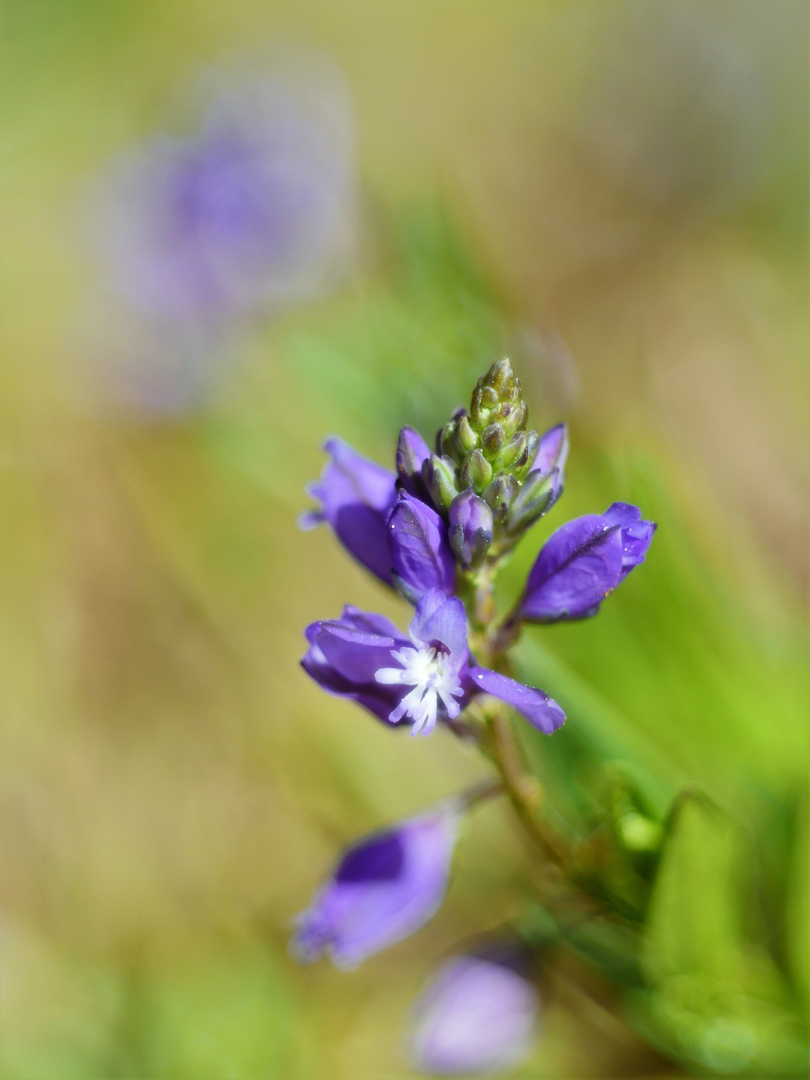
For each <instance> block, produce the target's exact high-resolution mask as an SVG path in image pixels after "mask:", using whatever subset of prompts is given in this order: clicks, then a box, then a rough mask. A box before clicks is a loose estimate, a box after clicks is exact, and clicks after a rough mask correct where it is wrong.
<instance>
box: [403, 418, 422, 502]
mask: <svg viewBox="0 0 810 1080" xmlns="http://www.w3.org/2000/svg"><path fill="white" fill-rule="evenodd" d="M429 457H430V447H429V446H428V444H427V443H426V442H425V440H424V439H423V438H422V436H421V435H420V434H419V432H418V431H414V429H413V428H410V427H404V428H403V429H402V430H401V431H400V433H399V439H398V440H397V458H396V462H397V477H398V479H399V485H400V487H402V488H404V489H405V491H407V492H408V494H409V495H415V496H416V498H417V499H422V500H423V501H424V499H425V497H426V495H427V489H426V488H425V485H424V482H423V480H422V465H423V463H424V462H425V461H426V460H427V458H429Z"/></svg>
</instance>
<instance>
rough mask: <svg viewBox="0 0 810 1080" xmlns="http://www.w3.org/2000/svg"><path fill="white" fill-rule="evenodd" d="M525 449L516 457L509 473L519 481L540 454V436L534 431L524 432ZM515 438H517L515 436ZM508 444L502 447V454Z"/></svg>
mask: <svg viewBox="0 0 810 1080" xmlns="http://www.w3.org/2000/svg"><path fill="white" fill-rule="evenodd" d="M525 437H526V448H525V451H524V452H521V454H520V455H519V456H518V457H517V459H516V460H515V462H514V464H513V465H512V467H511V472H512V473H514V475H515V476H516V477H517V478H518V479H519V480H520V479H521V478H522V477H523V476H526V475H527V474H528V473H529V472H530V471H531V469H532V466H533V465H534V462H535V459H536V458H537V455H538V453H539V452H540V446H541V441H540V435H539V434H538V432H536V431H527V432H525ZM515 438H517V436H515ZM508 446H509V443H507V444H506V446H505V447H504V453H505V452H506V450H507V448H508Z"/></svg>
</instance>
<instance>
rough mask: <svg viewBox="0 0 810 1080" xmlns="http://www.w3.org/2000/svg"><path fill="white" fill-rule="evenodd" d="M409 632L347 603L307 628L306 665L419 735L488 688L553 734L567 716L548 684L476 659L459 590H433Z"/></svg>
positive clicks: (328, 685) (332, 688) (328, 684)
mask: <svg viewBox="0 0 810 1080" xmlns="http://www.w3.org/2000/svg"><path fill="white" fill-rule="evenodd" d="M409 634H410V640H409V639H408V638H406V637H405V636H404V635H403V634H402V633H401V632H400V631H399V630H398V629H397V627H396V626H395V625H394V624H393V623H392V622H390V621H389V620H388V619H386V618H385V616H383V615H376V614H366V613H365V612H362V611H358V609H357V608H352V607H347V608H345V609H344V611H343V615H342V617H341V618H340V619H335V620H332V621H328V622H317V623H312V624H311V625H310V626H308V627H307V630H306V637H307V641H308V642H309V646H310V647H309V649H308V651H307V653H306V655H305V656H304V658H303V659H302V661H301V664H302V666H303V668H304V670H305V671H306V672H307V674H308V675H310V676H311V677H312V678H313V679H314V680H315V681H316V682H317V683H318V685H319V686H321V687H322V688H323V689H324V690H326V691H328V692H329V693H331V694H336V695H338V696H339V697H347V698H351V699H352V700H353V701H357V702H358V703H359V704H360V705H363V706H364V707H365V708H367V709H368V710H369V711H370V712H372V713H373V714H374V715H375V716H376V717H378V719H380V720H382V721H384V722H386V723H389V724H398V723H400V722H401V721H403V720H407V721H410V722H411V724H412V725H413V726H412V728H411V733H412V734H413V735H417V734H419V733H422V734H425V735H428V734H430V732H431V731H432V730H433V728H434V726H435V724H436V722H437V720H453V719H455V717H456V716H458V714H459V712H460V710H461V709H463V708H464V707H465V706H466V705H467V704H468V703H469V701H470V700H471V699H472V698H473V697H475V696H476V695H478V694H481V693H484V694H490V695H492V696H493V697H497V698H499V699H500V700H501V701H505V702H507V703H508V704H510V705H512V706H513V707H514V708H515V709H517V710H518V711H519V712H520V713H521V714H522V715H523V716H524V717H525V718H526V720H528V722H529V723H530V724H532V726H533V727H536V728H537V729H538V730H540V731H543V732H545V733H547V734H550V733H551V732H552V731H555V730H556V729H557V728H558V727H560V725H561V724H562V723H563V721H564V720H565V714H564V713H563V711H562V709H561V708H560V707H559V705H557V703H556V702H555V701H553V700H552V699H551V698H549V697H548V695H546V694H544V693H543V691H542V690H537V689H535V688H534V687H530V686H524V685H523V684H522V683H519V682H516V681H515V680H514V679H509V678H507V677H506V676H505V675H501V674H499V673H498V672H495V671H490V670H489V669H488V668H483V667H478V666H472V667H471V666H470V653H469V649H468V646H467V620H466V616H465V614H464V605H463V604H462V603H461V601H460V600H459V599H457V598H456V597H451V598H450V599H448V598H447V597H446V596H445V594H444V593H443V592H442V591H441V590H439V589H431V590H430V591H429V592H426V593H425V594H424V596H422V598H421V599H420V601H419V603H418V604H417V606H416V612H415V614H414V617H413V620H412V622H411V626H410V631H409ZM392 661H393V663H392Z"/></svg>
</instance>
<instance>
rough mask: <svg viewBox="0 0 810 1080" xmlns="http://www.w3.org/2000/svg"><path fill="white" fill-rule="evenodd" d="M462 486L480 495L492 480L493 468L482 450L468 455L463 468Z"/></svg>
mask: <svg viewBox="0 0 810 1080" xmlns="http://www.w3.org/2000/svg"><path fill="white" fill-rule="evenodd" d="M460 479H461V486H462V487H471V488H473V490H474V491H476V492H478V493H479V494H480V493H481V492H482V491H483V490H484V488H485V487H486V486H487V484H488V483H489V482H490V480H491V479H492V466H491V465H490V463H489V462H488V461H487V459H486V458H485V457H484V455H483V454H482V453H481V451H480V450H473V451H472V453H470V454H468V455H467V457H466V458H465V460H464V464H463V465H462V466H461V476H460Z"/></svg>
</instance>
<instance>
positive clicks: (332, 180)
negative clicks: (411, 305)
mask: <svg viewBox="0 0 810 1080" xmlns="http://www.w3.org/2000/svg"><path fill="white" fill-rule="evenodd" d="M298 67H299V70H298V71H297V73H296V74H295V75H294V76H293V75H292V73H291V72H289V73H284V74H281V73H280V69H279V71H277V72H255V73H250V72H248V73H245V72H239V73H237V74H236V76H235V77H234V78H232V79H231V80H228V79H226V78H222V77H220V78H219V79H217V80H216V81H215V85H214V88H213V91H209V93H208V102H207V104H206V107H205V112H204V116H203V119H202V123H201V125H200V130H199V131H198V132H197V133H195V134H192V135H188V136H185V137H170V136H161V137H159V138H156V139H154V140H152V141H151V142H150V143H147V144H146V145H144V146H143V147H142V148H141V149H139V150H137V151H135V152H133V153H131V154H129V155H128V156H126V157H122V158H121V159H120V161H118V162H117V163H116V164H115V166H114V168H113V169H112V170H111V171H110V174H109V177H108V179H107V183H106V187H105V189H104V190H103V191H102V192H101V193H100V198H99V199H97V200H96V214H97V215H98V216H99V217H100V220H99V228H98V233H99V237H100V244H101V246H102V250H103V254H104V255H105V257H106V260H107V262H108V264H109V268H110V272H111V281H112V285H113V288H114V289H115V290H116V292H117V293H118V294H119V295H120V296H121V297H122V298H123V299H124V300H125V301H126V302H127V303H128V304H130V305H131V306H132V307H133V308H134V309H136V310H138V311H140V312H142V313H145V314H149V315H151V316H156V317H159V318H172V319H180V320H189V319H191V320H195V321H199V320H203V321H204V322H209V321H210V320H211V319H212V318H214V317H216V318H221V317H223V316H226V317H231V316H233V315H234V314H238V313H241V312H244V311H249V310H256V309H259V308H264V307H266V306H268V305H271V306H278V305H280V304H284V303H288V302H290V301H291V300H298V299H301V298H302V297H307V296H311V295H313V294H314V293H316V292H317V291H319V289H321V288H322V287H323V285H324V284H325V283H326V282H327V281H328V279H329V278H330V277H332V276H334V273H335V271H336V270H337V269H339V268H340V266H341V264H342V263H344V262H345V259H346V255H347V251H348V246H349V241H350V235H351V226H350V219H351V204H352V201H353V193H352V188H353V170H352V142H353V136H352V130H351V118H350V108H349V103H348V94H347V92H346V89H345V86H344V84H343V81H342V79H341V77H340V76H339V74H337V73H335V72H334V71H333V70H331V69H329V68H327V67H326V66H325V65H323V64H317V63H316V64H310V63H307V62H304V64H303V66H301V65H298ZM318 69H320V70H318ZM302 72H303V74H302Z"/></svg>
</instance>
